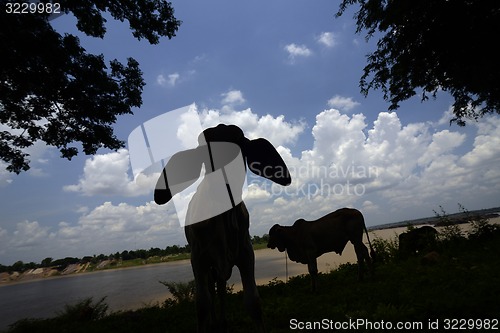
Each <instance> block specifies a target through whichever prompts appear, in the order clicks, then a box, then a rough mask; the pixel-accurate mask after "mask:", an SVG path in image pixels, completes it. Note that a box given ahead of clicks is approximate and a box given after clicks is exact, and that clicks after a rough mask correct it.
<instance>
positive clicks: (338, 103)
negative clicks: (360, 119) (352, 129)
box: [327, 95, 360, 112]
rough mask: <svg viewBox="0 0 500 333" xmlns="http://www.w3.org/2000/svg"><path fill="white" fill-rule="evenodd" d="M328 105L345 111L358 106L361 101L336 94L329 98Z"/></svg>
mask: <svg viewBox="0 0 500 333" xmlns="http://www.w3.org/2000/svg"><path fill="white" fill-rule="evenodd" d="M327 104H328V106H329V107H331V108H334V109H339V110H341V111H344V112H348V111H351V110H352V109H354V108H355V107H356V106H358V105H360V103H359V102H356V101H355V100H353V99H352V98H351V97H342V96H340V95H335V96H333V97H332V98H330V99H329V100H328V103H327Z"/></svg>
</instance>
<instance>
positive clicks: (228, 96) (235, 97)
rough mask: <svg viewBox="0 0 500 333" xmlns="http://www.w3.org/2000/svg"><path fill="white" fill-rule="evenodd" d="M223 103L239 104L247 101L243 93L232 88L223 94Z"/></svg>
mask: <svg viewBox="0 0 500 333" xmlns="http://www.w3.org/2000/svg"><path fill="white" fill-rule="evenodd" d="M221 96H222V97H223V98H222V104H231V105H239V104H243V103H245V99H244V98H243V93H242V92H241V91H239V90H230V91H228V92H226V93H223V94H221Z"/></svg>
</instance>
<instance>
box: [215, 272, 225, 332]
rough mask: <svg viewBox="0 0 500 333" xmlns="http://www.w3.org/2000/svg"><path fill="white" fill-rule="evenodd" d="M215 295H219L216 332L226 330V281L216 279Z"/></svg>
mask: <svg viewBox="0 0 500 333" xmlns="http://www.w3.org/2000/svg"><path fill="white" fill-rule="evenodd" d="M217 295H218V296H219V302H220V313H219V321H218V323H219V328H218V330H217V332H226V331H227V321H226V281H225V280H224V279H221V278H218V279H217Z"/></svg>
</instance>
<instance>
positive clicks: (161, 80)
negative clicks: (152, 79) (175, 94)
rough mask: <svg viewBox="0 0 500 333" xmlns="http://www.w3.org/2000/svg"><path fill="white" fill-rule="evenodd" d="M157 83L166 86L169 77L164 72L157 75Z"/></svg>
mask: <svg viewBox="0 0 500 333" xmlns="http://www.w3.org/2000/svg"><path fill="white" fill-rule="evenodd" d="M156 83H158V84H159V85H160V86H164V85H165V84H167V79H166V78H165V76H164V75H163V74H160V75H158V76H157V77H156Z"/></svg>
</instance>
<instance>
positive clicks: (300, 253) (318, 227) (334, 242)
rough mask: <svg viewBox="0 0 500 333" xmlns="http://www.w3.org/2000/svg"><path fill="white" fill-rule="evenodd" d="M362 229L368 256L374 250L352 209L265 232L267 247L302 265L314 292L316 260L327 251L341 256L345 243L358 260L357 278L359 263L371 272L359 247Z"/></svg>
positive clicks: (363, 248) (360, 269)
mask: <svg viewBox="0 0 500 333" xmlns="http://www.w3.org/2000/svg"><path fill="white" fill-rule="evenodd" d="M363 230H364V231H365V232H366V237H367V238H368V244H369V246H370V250H371V254H372V257H373V256H374V251H373V248H372V245H371V243H370V238H369V236H368V230H366V226H365V220H364V218H363V215H362V214H361V212H360V211H359V210H357V209H352V208H341V209H339V210H336V211H334V212H333V213H330V214H328V215H325V216H323V217H321V218H319V219H317V220H315V221H306V220H304V219H299V220H297V221H295V223H294V224H293V225H292V226H280V225H278V224H275V225H274V226H273V227H272V228H271V230H269V242H268V244H267V247H269V248H271V249H275V248H278V250H279V251H280V252H283V251H285V250H287V253H288V256H289V257H290V260H293V261H295V262H298V263H302V264H306V265H307V268H308V270H309V274H310V275H311V280H312V288H313V290H316V275H317V274H318V265H317V261H316V258H317V257H319V256H320V255H322V254H324V253H327V252H336V253H337V254H339V255H341V254H342V251H343V250H344V248H345V246H346V244H347V242H349V241H350V242H351V243H352V245H354V250H355V251H356V257H357V259H358V278H359V279H362V278H363V262H366V263H367V265H368V267H369V269H370V271H372V258H370V255H369V254H368V249H367V248H366V246H365V244H363Z"/></svg>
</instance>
